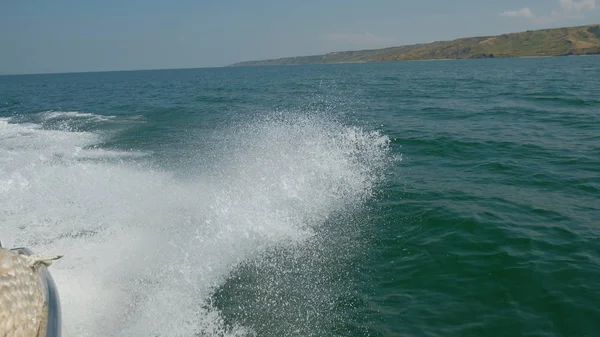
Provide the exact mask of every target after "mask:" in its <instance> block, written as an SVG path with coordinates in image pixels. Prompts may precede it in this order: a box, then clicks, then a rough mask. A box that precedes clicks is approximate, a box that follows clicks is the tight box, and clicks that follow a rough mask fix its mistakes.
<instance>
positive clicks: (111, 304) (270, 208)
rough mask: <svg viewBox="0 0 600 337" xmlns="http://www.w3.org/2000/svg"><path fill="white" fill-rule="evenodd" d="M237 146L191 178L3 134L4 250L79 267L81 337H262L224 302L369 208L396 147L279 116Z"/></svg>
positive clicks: (75, 302) (65, 135)
mask: <svg viewBox="0 0 600 337" xmlns="http://www.w3.org/2000/svg"><path fill="white" fill-rule="evenodd" d="M61 116H62V117H65V116H67V117H68V115H64V114H63V115H61ZM77 118H81V116H77ZM225 135H226V137H222V138H221V140H220V141H217V142H216V144H215V147H214V149H215V150H214V151H213V153H211V154H210V155H206V154H205V155H206V158H209V159H210V161H211V165H210V167H211V169H210V170H208V171H203V172H197V171H196V170H194V168H192V167H190V168H189V169H188V171H189V172H190V175H189V176H188V177H187V178H182V177H179V176H175V175H174V174H172V173H171V172H166V171H163V170H160V169H156V168H151V167H148V166H143V165H140V164H135V163H134V162H132V161H129V160H127V156H129V155H131V154H130V153H122V152H117V151H109V150H105V149H100V148H96V147H94V144H98V143H99V142H100V140H101V139H100V138H101V137H99V136H98V135H96V134H94V133H92V132H71V131H60V130H43V129H41V128H40V127H39V125H36V124H13V123H11V120H7V119H4V120H0V140H1V141H0V158H2V159H1V161H0V205H2V206H1V208H0V212H1V214H2V217H3V221H2V223H1V224H0V237H2V239H3V241H4V242H5V243H6V244H9V245H13V246H29V247H31V248H32V249H34V250H36V251H43V252H47V253H61V254H65V258H63V260H61V261H60V263H56V264H55V265H53V266H52V272H53V276H54V278H55V280H56V283H57V285H58V288H59V292H60V294H61V300H62V303H63V316H64V321H65V322H64V324H65V330H66V331H65V333H66V334H67V335H77V336H100V335H102V336H194V335H198V334H200V335H213V336H243V335H252V334H253V333H254V332H253V331H252V329H251V328H248V327H243V326H239V325H237V324H236V323H235V322H233V323H227V324H226V323H225V322H224V319H223V317H222V315H221V314H220V312H219V311H218V310H217V309H216V308H215V307H214V306H213V305H212V304H211V301H212V295H213V294H214V292H215V290H217V289H218V288H219V287H221V286H223V284H225V282H226V281H227V280H228V278H230V277H231V274H232V273H233V272H234V271H235V270H237V268H239V267H240V265H242V264H243V263H244V262H245V261H249V260H252V259H261V256H265V255H264V253H265V252H267V251H269V250H272V249H273V248H276V247H288V248H289V247H294V246H301V245H302V244H303V242H305V241H307V240H310V239H311V238H313V237H315V235H319V233H320V232H321V230H322V228H323V226H326V224H327V222H328V220H329V219H331V218H332V217H334V216H335V215H336V214H340V213H344V212H352V211H354V210H356V209H358V208H360V207H361V205H362V204H363V203H364V202H365V201H366V200H368V199H369V198H371V196H372V194H373V189H374V187H375V185H376V184H377V183H378V181H379V180H380V179H381V174H382V173H383V169H384V168H385V164H386V162H387V161H388V146H389V144H388V143H389V140H388V139H387V137H385V136H382V135H381V134H379V133H377V132H366V131H364V130H361V129H360V128H356V127H348V126H345V125H343V124H341V123H338V122H335V121H332V120H328V119H327V118H324V117H314V116H312V117H311V116H306V115H298V114H273V115H269V116H268V117H265V118H261V119H259V120H256V121H254V122H252V123H246V124H244V125H241V126H237V127H234V128H231V129H228V130H227V131H226V132H225ZM82 153H86V156H84V157H86V158H87V159H89V158H93V159H94V160H91V161H90V160H82ZM190 155H193V153H190ZM115 156H118V157H121V158H124V159H123V160H122V161H118V162H115V161H110V160H106V161H105V160H102V158H107V159H108V158H114V157H115ZM284 309H285V308H283V307H282V310H284Z"/></svg>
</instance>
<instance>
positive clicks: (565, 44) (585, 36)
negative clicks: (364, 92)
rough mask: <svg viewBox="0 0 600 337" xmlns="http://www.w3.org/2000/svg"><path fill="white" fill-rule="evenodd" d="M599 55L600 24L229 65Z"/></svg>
mask: <svg viewBox="0 0 600 337" xmlns="http://www.w3.org/2000/svg"><path fill="white" fill-rule="evenodd" d="M592 54H600V24H594V25H588V26H579V27H567V28H556V29H543V30H535V31H526V32H520V33H512V34H502V35H497V36H486V37H471V38H462V39H457V40H453V41H439V42H433V43H426V44H416V45H409V46H400V47H390V48H383V49H373V50H358V51H344V52H335V53H328V54H325V55H315V56H299V57H286V58H280V59H273V60H264V61H249V62H241V63H236V64H234V65H232V66H266V65H285V64H324V63H348V62H384V61H403V60H436V59H469V58H493V57H527V56H561V55H592Z"/></svg>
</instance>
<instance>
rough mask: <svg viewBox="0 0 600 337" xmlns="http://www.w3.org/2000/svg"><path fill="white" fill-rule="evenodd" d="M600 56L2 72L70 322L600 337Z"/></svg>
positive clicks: (9, 114)
mask: <svg viewBox="0 0 600 337" xmlns="http://www.w3.org/2000/svg"><path fill="white" fill-rule="evenodd" d="M599 60H600V59H599V58H598V57H577V58H575V57H569V58H567V57H565V58H543V59H509V60H500V59H498V60H493V59H492V60H469V61H439V62H401V63H374V64H345V65H311V66H285V67H257V68H215V69H193V70H163V71H136V72H111V73H81V74H53V75H27V76H4V77H0V238H1V239H2V240H3V242H4V243H5V244H7V245H9V246H21V245H26V246H29V247H31V248H32V249H34V250H35V251H39V252H48V253H62V254H65V257H64V258H63V259H62V260H60V261H57V262H56V263H55V264H53V265H52V266H51V267H50V270H51V272H52V273H53V276H54V278H55V281H56V283H57V285H58V288H59V292H60V295H61V301H62V306H63V319H64V322H65V334H66V335H72V336H194V335H207V336H444V337H447V336H597V335H598V333H599V332H600V309H599V307H598V303H600V246H599V245H598V242H599V239H600V206H599V205H600V132H599V131H600V82H599V81H598V79H599V78H600V67H598V64H599V63H598V61H599Z"/></svg>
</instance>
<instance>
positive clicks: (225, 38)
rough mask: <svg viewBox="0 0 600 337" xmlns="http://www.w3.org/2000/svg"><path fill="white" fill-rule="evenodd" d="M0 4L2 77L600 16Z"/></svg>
mask: <svg viewBox="0 0 600 337" xmlns="http://www.w3.org/2000/svg"><path fill="white" fill-rule="evenodd" d="M4 7H5V8H4V10H3V11H2V12H0V44H1V45H2V46H3V48H2V49H1V50H0V74H2V75H12V74H15V75H16V74H44V73H79V72H105V71H132V70H158V69H188V68H212V67H222V66H227V65H231V64H233V63H237V62H243V61H253V60H265V59H276V58H282V57H293V56H307V55H320V54H326V53H329V52H340V51H348V50H361V49H378V48H385V47H393V46H401V45H411V44H417V43H429V42H434V41H444V40H454V39H457V38H463V37H472V36H489V35H499V34H505V33H513V32H519V31H525V30H538V29H547V28H558V27H566V26H582V25H587V24H593V23H598V22H600V8H598V7H597V6H596V1H595V0H580V1H572V0H552V1H548V2H546V3H544V4H538V3H535V2H534V1H525V2H522V1H516V0H509V1H503V2H500V1H475V0H468V1H464V2H462V3H459V4H457V3H454V4H449V3H445V2H443V1H441V0H428V1H425V2H421V3H416V2H414V3H405V4H398V3H395V2H393V1H391V0H382V1H379V2H377V3H364V2H361V1H358V0H352V1H347V2H341V1H338V0H328V1H324V2H319V3H317V2H315V1H307V2H303V3H278V2H276V1H272V0H260V1H257V2H255V3H254V4H249V3H245V2H242V1H240V0H231V1H228V2H221V3H218V4H201V3H193V2H191V1H184V2H180V3H176V4H171V3H168V2H166V1H163V0H150V1H132V2H128V3H120V2H116V1H105V2H100V1H90V2H88V3H80V2H77V1H74V0H65V1H60V2H46V1H42V0H33V1H30V2H19V3H12V2H11V3H9V4H8V5H5V6H4ZM415 27H416V28H415Z"/></svg>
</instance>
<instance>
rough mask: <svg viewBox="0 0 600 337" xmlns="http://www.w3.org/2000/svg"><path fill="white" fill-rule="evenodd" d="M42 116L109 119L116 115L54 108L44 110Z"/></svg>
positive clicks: (44, 117) (51, 117)
mask: <svg viewBox="0 0 600 337" xmlns="http://www.w3.org/2000/svg"><path fill="white" fill-rule="evenodd" d="M40 116H41V117H42V119H44V120H52V119H56V118H90V119H95V120H98V121H107V120H111V119H114V118H115V116H106V115H98V114H93V113H89V112H80V111H54V110H50V111H45V112H42V113H40Z"/></svg>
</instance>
